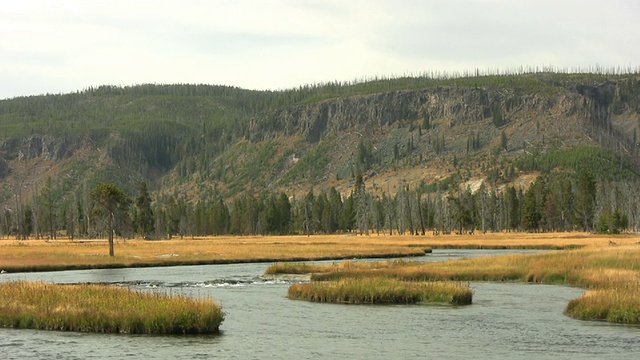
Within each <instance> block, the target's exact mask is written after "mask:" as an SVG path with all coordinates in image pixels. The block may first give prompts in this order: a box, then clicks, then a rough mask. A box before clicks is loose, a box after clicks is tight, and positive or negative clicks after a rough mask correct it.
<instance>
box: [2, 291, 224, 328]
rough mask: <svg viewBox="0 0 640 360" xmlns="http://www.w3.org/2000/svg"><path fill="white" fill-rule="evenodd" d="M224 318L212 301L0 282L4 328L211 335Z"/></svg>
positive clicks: (134, 292)
mask: <svg viewBox="0 0 640 360" xmlns="http://www.w3.org/2000/svg"><path fill="white" fill-rule="evenodd" d="M223 319H224V314H223V313H222V311H221V309H220V307H219V306H218V305H216V304H215V303H214V302H213V301H212V300H196V299H191V298H187V297H184V296H176V297H170V296H166V295H158V294H151V293H140V292H136V291H132V290H129V289H126V288H117V287H113V286H104V285H55V284H45V283H32V282H6V283H0V326H2V327H13V328H30V329H42V330H63V331H82V332H108V333H127V334H213V333H217V332H218V329H219V326H220V324H221V323H222V321H223Z"/></svg>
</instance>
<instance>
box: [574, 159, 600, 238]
mask: <svg viewBox="0 0 640 360" xmlns="http://www.w3.org/2000/svg"><path fill="white" fill-rule="evenodd" d="M576 191H577V192H576V199H575V221H576V225H578V226H580V227H581V228H582V230H583V231H591V230H592V229H593V220H594V209H595V202H596V181H595V179H594V177H593V175H592V174H591V173H590V172H589V171H582V172H580V174H579V175H578V186H577V190H576Z"/></svg>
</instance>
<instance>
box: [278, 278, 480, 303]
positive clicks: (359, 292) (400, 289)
mask: <svg viewBox="0 0 640 360" xmlns="http://www.w3.org/2000/svg"><path fill="white" fill-rule="evenodd" d="M288 296H289V298H290V299H294V300H308V301H313V302H331V303H348V304H417V303H448V304H452V305H468V304H471V299H472V296H473V291H471V289H470V288H469V287H468V286H465V285H461V284H454V283H443V282H407V281H398V280H390V279H378V278H369V279H364V280H353V279H348V280H341V281H330V282H314V283H311V284H299V285H292V286H291V287H290V288H289V292H288Z"/></svg>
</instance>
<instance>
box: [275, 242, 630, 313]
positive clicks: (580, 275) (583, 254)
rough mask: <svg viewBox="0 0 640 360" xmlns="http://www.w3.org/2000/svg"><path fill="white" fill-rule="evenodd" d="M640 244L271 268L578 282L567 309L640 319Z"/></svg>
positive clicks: (338, 275)
mask: <svg viewBox="0 0 640 360" xmlns="http://www.w3.org/2000/svg"><path fill="white" fill-rule="evenodd" d="M638 259H640V245H638V244H632V245H623V246H621V245H609V244H608V242H607V245H605V246H598V245H591V246H588V247H585V248H584V249H578V250H566V251H557V252H551V253H545V254H536V255H512V256H501V257H487V258H477V259H464V260H456V261H448V262H441V263H423V262H413V261H386V262H371V263H361V262H351V261H347V262H343V263H340V264H333V265H325V266H316V267H305V266H304V265H302V266H299V265H296V264H287V265H282V264H277V265H274V266H272V267H270V268H269V269H268V270H267V272H268V273H272V274H273V273H286V272H294V273H301V272H303V271H310V272H312V273H314V274H313V275H312V277H311V279H312V280H314V281H318V282H321V281H344V280H346V279H349V280H352V281H353V280H354V279H355V280H362V281H367V280H366V279H371V278H375V279H381V278H384V279H393V280H399V281H416V282H422V281H445V280H446V281H525V282H536V283H547V284H563V285H571V286H579V287H583V288H586V289H588V290H589V291H588V292H587V293H586V294H585V295H584V296H583V297H581V298H579V299H576V300H573V301H572V302H571V303H570V304H569V306H568V307H567V309H566V314H567V315H569V316H572V317H575V318H579V319H592V320H606V321H610V322H616V323H633V324H637V323H640V262H638Z"/></svg>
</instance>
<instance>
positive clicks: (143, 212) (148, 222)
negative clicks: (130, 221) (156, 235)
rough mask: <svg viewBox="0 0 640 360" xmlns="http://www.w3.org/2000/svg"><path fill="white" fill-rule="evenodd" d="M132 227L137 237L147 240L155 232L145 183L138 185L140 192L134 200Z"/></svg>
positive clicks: (149, 198)
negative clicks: (140, 236)
mask: <svg viewBox="0 0 640 360" xmlns="http://www.w3.org/2000/svg"><path fill="white" fill-rule="evenodd" d="M135 205H136V207H135V219H134V226H135V227H136V231H137V233H138V234H139V235H142V236H144V237H145V238H148V237H149V235H151V233H153V232H154V231H155V218H154V216H153V210H151V196H149V191H148V189H147V183H146V182H144V181H143V182H141V183H140V190H139V193H138V197H137V198H136V204H135Z"/></svg>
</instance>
